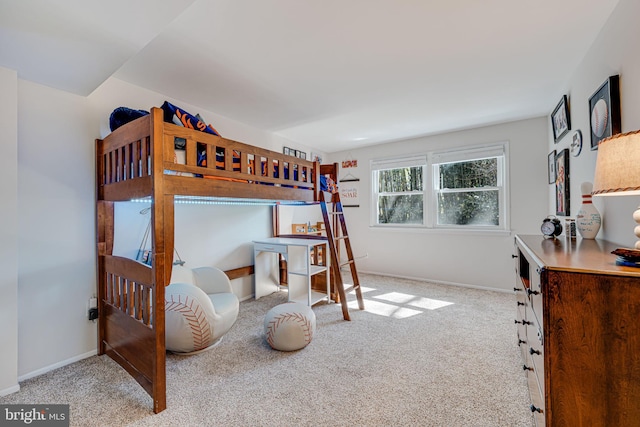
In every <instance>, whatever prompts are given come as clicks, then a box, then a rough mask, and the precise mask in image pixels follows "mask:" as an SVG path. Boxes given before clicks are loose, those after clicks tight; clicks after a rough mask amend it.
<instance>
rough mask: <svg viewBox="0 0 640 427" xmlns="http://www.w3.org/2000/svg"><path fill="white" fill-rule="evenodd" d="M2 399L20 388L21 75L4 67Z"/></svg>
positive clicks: (0, 127) (0, 107)
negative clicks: (19, 206)
mask: <svg viewBox="0 0 640 427" xmlns="http://www.w3.org/2000/svg"><path fill="white" fill-rule="evenodd" d="M0 94H1V96H2V102H0V135H2V155H0V197H1V198H2V209H1V210H0V212H2V216H1V217H0V219H1V220H0V342H1V343H2V345H1V346H0V396H3V395H5V394H8V393H12V392H14V391H17V390H18V389H19V386H18V233H17V231H18V215H17V214H18V152H17V150H18V109H17V105H18V74H17V73H16V72H15V71H13V70H8V69H6V68H1V67H0Z"/></svg>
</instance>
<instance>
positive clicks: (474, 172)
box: [371, 143, 508, 230]
mask: <svg viewBox="0 0 640 427" xmlns="http://www.w3.org/2000/svg"><path fill="white" fill-rule="evenodd" d="M506 151H507V144H506V143H504V144H499V145H492V146H482V147H472V148H465V149H457V150H450V151H442V152H435V153H429V154H428V156H427V155H425V156H414V157H410V158H403V159H386V160H374V161H373V162H372V163H371V169H372V183H373V186H372V187H373V188H372V195H373V200H372V202H373V209H372V221H371V222H372V224H373V225H376V226H411V227H424V228H447V229H456V228H459V229H479V230H506V229H507V228H508V224H507V215H506V207H507V206H508V204H507V200H506V197H507V191H506V183H507V182H508V181H507V177H506V171H507V167H506ZM427 158H428V159H429V161H428V162H427ZM427 170H431V171H432V173H431V174H430V176H428V174H426V171H427Z"/></svg>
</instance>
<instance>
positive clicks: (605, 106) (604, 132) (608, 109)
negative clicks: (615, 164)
mask: <svg viewBox="0 0 640 427" xmlns="http://www.w3.org/2000/svg"><path fill="white" fill-rule="evenodd" d="M589 112H590V113H589V114H590V116H589V119H590V120H589V123H590V125H591V149H592V150H597V149H598V143H599V142H600V141H602V140H603V139H605V138H608V137H610V136H611V135H615V134H617V133H620V129H621V125H620V79H619V76H611V77H609V78H608V79H607V81H606V82H604V83H603V84H602V86H600V87H599V88H598V90H596V92H595V93H594V94H593V95H591V97H590V98H589Z"/></svg>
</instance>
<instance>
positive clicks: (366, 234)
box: [330, 117, 547, 290]
mask: <svg viewBox="0 0 640 427" xmlns="http://www.w3.org/2000/svg"><path fill="white" fill-rule="evenodd" d="M546 137H547V120H546V118H544V117H542V118H537V119H530V120H523V121H518V122H513V123H508V124H503V125H496V126H487V127H483V128H478V129H472V130H466V131H460V132H452V133H447V134H442V135H436V136H429V137H422V138H416V139H411V140H405V141H399V142H394V143H389V144H382V145H378V146H375V147H370V148H364V149H360V150H352V151H349V152H343V153H337V154H335V155H331V157H330V160H331V161H336V162H339V163H340V162H341V161H342V160H344V159H348V158H351V159H355V160H357V161H358V167H357V168H350V169H343V170H342V171H341V173H340V177H341V178H342V177H344V176H346V175H347V174H349V173H350V174H351V175H353V176H355V177H357V178H359V179H360V182H359V184H360V196H359V203H360V207H358V208H345V218H346V220H347V227H348V229H349V235H350V237H351V244H352V246H353V249H354V254H355V256H356V258H358V257H362V256H365V258H362V259H360V260H358V261H357V265H358V268H359V269H360V270H361V271H368V272H375V273H382V274H389V275H394V276H404V277H412V278H417V279H424V280H431V281H436V282H441V283H451V284H460V285H466V286H477V287H483V288H494V289H504V290H508V289H512V288H513V281H514V276H513V260H512V259H511V254H512V253H513V235H514V234H515V233H539V230H540V223H541V221H542V218H544V217H545V216H546V215H547V213H546V212H547V192H546V191H547V187H546V186H547V184H546V183H547V172H546V162H547V152H546V144H545V143H544V141H545V139H546ZM503 141H508V142H509V151H510V156H509V167H510V179H511V180H510V188H509V190H510V201H511V206H510V212H511V230H512V232H511V233H498V234H494V235H489V234H487V233H484V234H481V233H460V232H447V231H441V230H438V231H436V230H418V229H409V230H402V229H397V228H396V229H380V228H375V227H370V225H369V224H370V220H369V218H370V217H369V215H370V209H371V200H370V194H371V191H370V188H371V171H370V161H371V160H372V159H381V158H386V157H394V156H395V157H397V156H402V155H409V154H419V153H426V152H428V151H431V150H438V149H442V148H453V147H460V146H468V145H474V144H487V143H496V142H503ZM349 184H351V183H349ZM343 185H344V184H343Z"/></svg>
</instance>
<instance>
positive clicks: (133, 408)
mask: <svg viewBox="0 0 640 427" xmlns="http://www.w3.org/2000/svg"><path fill="white" fill-rule="evenodd" d="M361 283H362V285H363V288H365V289H364V290H365V291H366V292H365V293H364V296H365V306H366V310H365V311H359V310H357V309H356V308H352V309H351V315H352V316H351V317H352V321H351V322H346V321H344V320H342V313H341V310H340V306H339V305H336V304H320V305H317V306H315V307H314V311H315V313H316V316H317V331H316V335H315V336H314V338H313V341H312V342H311V344H310V345H309V346H307V347H306V348H304V349H303V350H300V351H296V352H290V353H285V352H279V351H275V350H272V349H271V348H270V347H269V346H268V344H267V343H266V342H265V340H264V337H263V319H264V314H265V313H266V312H267V311H268V310H269V308H271V307H273V306H275V305H277V304H279V303H282V302H285V301H286V293H285V292H280V293H276V294H272V295H270V296H267V297H263V298H261V299H260V300H258V301H253V300H250V301H246V302H242V303H241V304H240V316H239V319H238V321H237V323H236V324H235V325H234V326H233V328H232V329H231V331H230V332H229V333H228V334H227V335H226V336H225V337H224V339H223V341H222V342H221V343H220V345H218V346H217V347H215V348H213V349H212V350H210V351H207V352H204V353H201V354H198V355H194V356H189V357H182V356H175V355H168V356H167V406H168V408H167V410H165V411H163V412H162V413H160V414H153V411H152V405H151V398H150V397H149V396H148V395H147V394H146V393H145V392H144V391H143V390H142V388H141V387H140V386H138V385H137V383H135V381H133V380H132V379H131V378H130V377H129V376H128V375H127V374H126V373H125V371H124V370H123V369H121V368H119V367H118V366H117V365H116V364H115V363H114V362H113V361H111V360H110V359H109V358H107V357H106V356H101V357H98V356H96V357H91V358H89V359H85V360H82V361H80V362H78V363H74V364H72V365H69V366H66V367H63V368H60V369H57V370H55V371H53V372H50V373H47V374H45V375H42V376H40V377H37V378H33V379H31V380H28V381H25V382H24V383H22V384H21V390H20V391H19V392H18V393H14V394H12V395H9V396H6V397H3V398H0V404H9V403H32V404H40V403H44V404H54V403H67V404H70V409H71V425H73V426H447V427H449V426H479V427H480V426H481V427H493V426H505V427H513V426H527V427H530V426H531V425H532V423H531V415H530V412H529V409H528V405H529V395H528V391H527V388H526V381H525V377H524V374H523V372H522V361H521V359H520V355H519V350H518V347H517V344H516V330H515V325H514V323H513V319H514V315H515V310H516V305H515V299H514V297H513V296H512V295H510V294H507V293H499V292H490V291H482V290H476V289H468V288H458V287H452V286H443V285H435V284H430V283H424V282H415V281H410V280H402V279H393V278H388V277H381V276H374V275H361ZM353 298H354V297H353V296H350V299H353ZM353 302H354V301H352V303H353Z"/></svg>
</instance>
